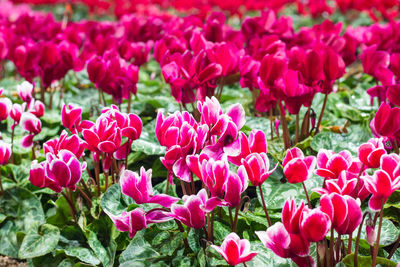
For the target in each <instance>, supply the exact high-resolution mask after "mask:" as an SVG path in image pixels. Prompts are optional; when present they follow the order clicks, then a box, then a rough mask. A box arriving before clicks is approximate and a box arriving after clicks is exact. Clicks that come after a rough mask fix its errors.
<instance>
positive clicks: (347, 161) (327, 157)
mask: <svg viewBox="0 0 400 267" xmlns="http://www.w3.org/2000/svg"><path fill="white" fill-rule="evenodd" d="M317 165H318V169H317V170H316V171H315V173H316V174H317V175H319V176H321V177H324V178H325V179H337V178H338V177H339V174H340V173H341V172H342V171H347V170H348V171H351V172H354V173H356V174H358V171H359V169H360V167H358V165H359V163H358V162H356V161H354V160H353V157H352V155H351V153H350V152H349V151H347V150H343V151H340V152H339V153H337V154H336V153H335V152H333V151H332V150H326V149H321V150H320V151H319V152H318V155H317ZM357 170H358V171H357Z"/></svg>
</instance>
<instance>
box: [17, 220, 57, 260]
mask: <svg viewBox="0 0 400 267" xmlns="http://www.w3.org/2000/svg"><path fill="white" fill-rule="evenodd" d="M38 230H39V231H38V232H37V233H36V232H35V233H29V234H27V235H26V236H25V237H24V240H23V241H22V244H21V247H20V249H19V257H20V258H21V259H27V258H34V257H39V256H43V255H45V254H47V253H49V252H51V251H53V250H54V249H55V248H56V246H57V243H58V240H59V239H60V230H58V228H57V227H56V226H53V225H51V224H43V225H42V226H40V227H39V229H38Z"/></svg>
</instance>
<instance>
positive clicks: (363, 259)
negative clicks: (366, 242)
mask: <svg viewBox="0 0 400 267" xmlns="http://www.w3.org/2000/svg"><path fill="white" fill-rule="evenodd" d="M342 262H343V263H344V264H345V265H346V266H348V267H353V266H354V253H352V254H349V255H347V256H346V257H344V259H343V260H342ZM357 263H358V266H371V265H372V257H371V256H360V255H357ZM376 263H377V264H380V265H382V266H386V267H396V266H397V263H395V262H393V261H391V260H388V259H385V258H382V257H377V258H376Z"/></svg>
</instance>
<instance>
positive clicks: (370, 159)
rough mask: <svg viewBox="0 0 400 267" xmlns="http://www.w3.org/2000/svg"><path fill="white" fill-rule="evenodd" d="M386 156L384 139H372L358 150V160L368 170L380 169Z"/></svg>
mask: <svg viewBox="0 0 400 267" xmlns="http://www.w3.org/2000/svg"><path fill="white" fill-rule="evenodd" d="M385 154H386V150H385V146H384V145H383V138H371V139H369V140H368V142H367V143H364V144H362V145H361V146H360V147H359V148H358V158H359V159H360V161H361V162H362V164H364V165H365V166H366V167H367V168H378V167H379V165H380V161H381V157H382V156H383V155H385Z"/></svg>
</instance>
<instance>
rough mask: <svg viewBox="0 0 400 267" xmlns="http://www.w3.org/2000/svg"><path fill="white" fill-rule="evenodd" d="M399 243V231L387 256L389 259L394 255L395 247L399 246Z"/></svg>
mask: <svg viewBox="0 0 400 267" xmlns="http://www.w3.org/2000/svg"><path fill="white" fill-rule="evenodd" d="M399 244H400V233H399V235H398V236H397V240H396V242H395V243H394V246H393V248H392V250H391V251H390V254H389V257H388V259H389V260H390V258H391V257H392V256H393V255H394V253H395V252H396V250H397V248H398V247H399Z"/></svg>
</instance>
